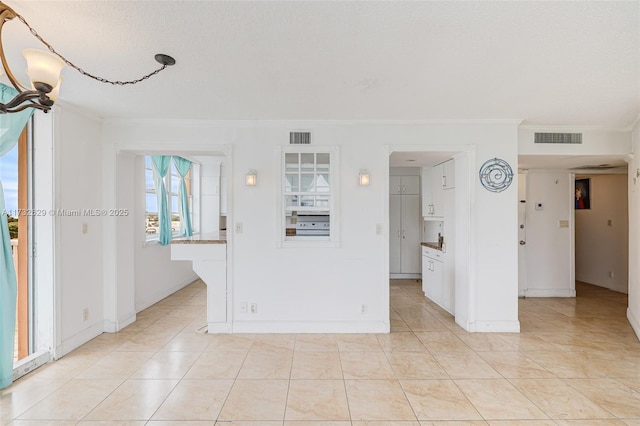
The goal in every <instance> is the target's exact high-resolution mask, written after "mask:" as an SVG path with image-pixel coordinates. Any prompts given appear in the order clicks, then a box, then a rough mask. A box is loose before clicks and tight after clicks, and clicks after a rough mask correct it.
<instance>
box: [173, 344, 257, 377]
mask: <svg viewBox="0 0 640 426" xmlns="http://www.w3.org/2000/svg"><path fill="white" fill-rule="evenodd" d="M246 356H247V352H246V351H216V352H203V353H202V354H201V355H200V357H199V358H198V359H197V360H196V361H195V362H194V363H193V365H192V366H191V368H190V369H189V371H188V372H187V374H186V375H185V376H184V378H185V379H189V380H193V379H209V380H211V379H235V378H236V377H237V376H238V371H240V367H241V366H242V363H243V362H244V359H245V357H246Z"/></svg>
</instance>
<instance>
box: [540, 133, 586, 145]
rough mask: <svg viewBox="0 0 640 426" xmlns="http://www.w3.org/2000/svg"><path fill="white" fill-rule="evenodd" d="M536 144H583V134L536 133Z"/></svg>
mask: <svg viewBox="0 0 640 426" xmlns="http://www.w3.org/2000/svg"><path fill="white" fill-rule="evenodd" d="M533 142H534V143H575V144H580V143H582V133H536V134H535V139H534V140H533Z"/></svg>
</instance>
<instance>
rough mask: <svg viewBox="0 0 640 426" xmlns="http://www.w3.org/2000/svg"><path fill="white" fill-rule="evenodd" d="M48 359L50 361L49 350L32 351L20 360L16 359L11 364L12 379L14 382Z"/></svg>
mask: <svg viewBox="0 0 640 426" xmlns="http://www.w3.org/2000/svg"><path fill="white" fill-rule="evenodd" d="M49 361H51V353H50V352H49V351H40V352H36V353H32V354H31V355H29V356H27V357H25V358H23V359H21V360H20V361H17V362H16V363H14V365H13V381H14V382H15V381H16V380H18V379H19V378H20V377H22V376H25V375H26V374H27V373H30V372H32V371H33V370H35V369H36V368H38V367H41V366H43V365H45V364H46V363H48V362H49Z"/></svg>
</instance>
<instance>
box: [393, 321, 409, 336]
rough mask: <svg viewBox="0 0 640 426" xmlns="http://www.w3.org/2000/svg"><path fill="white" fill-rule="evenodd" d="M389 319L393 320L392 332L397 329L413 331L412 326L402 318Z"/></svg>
mask: <svg viewBox="0 0 640 426" xmlns="http://www.w3.org/2000/svg"><path fill="white" fill-rule="evenodd" d="M389 321H390V322H391V332H392V333H393V332H396V331H411V328H410V327H409V326H408V325H407V323H406V322H404V321H403V320H402V319H400V318H397V319H394V318H391V319H390V320H389Z"/></svg>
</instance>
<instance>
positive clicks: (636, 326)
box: [627, 308, 640, 340]
mask: <svg viewBox="0 0 640 426" xmlns="http://www.w3.org/2000/svg"><path fill="white" fill-rule="evenodd" d="M627 319H628V320H629V324H631V328H633V331H634V332H635V333H636V337H637V338H638V340H640V321H639V320H638V319H637V318H636V317H634V316H633V312H632V311H631V309H629V308H627Z"/></svg>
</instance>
